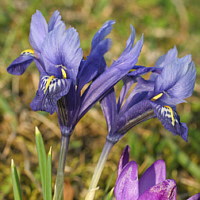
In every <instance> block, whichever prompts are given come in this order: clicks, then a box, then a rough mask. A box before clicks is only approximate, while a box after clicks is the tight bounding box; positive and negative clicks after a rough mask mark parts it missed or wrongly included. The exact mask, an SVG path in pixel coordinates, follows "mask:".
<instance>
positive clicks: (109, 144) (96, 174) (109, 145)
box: [86, 140, 114, 200]
mask: <svg viewBox="0 0 200 200" xmlns="http://www.w3.org/2000/svg"><path fill="white" fill-rule="evenodd" d="M113 146H114V143H112V142H110V141H108V140H106V143H105V145H104V147H103V151H102V152H101V156H100V158H99V161H98V163H97V166H96V168H95V171H94V174H93V177H92V181H91V183H90V187H89V191H88V194H87V196H86V200H92V199H94V195H95V190H96V189H97V184H98V182H99V179H100V176H101V173H102V171H103V168H104V166H105V164H106V161H107V158H108V155H109V153H110V151H111V149H112V147H113Z"/></svg>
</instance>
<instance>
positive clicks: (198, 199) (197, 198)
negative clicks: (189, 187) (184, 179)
mask: <svg viewBox="0 0 200 200" xmlns="http://www.w3.org/2000/svg"><path fill="white" fill-rule="evenodd" d="M187 200H200V193H197V194H195V195H193V196H191V197H190V198H189V199H187Z"/></svg>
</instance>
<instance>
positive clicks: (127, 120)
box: [101, 47, 196, 143]
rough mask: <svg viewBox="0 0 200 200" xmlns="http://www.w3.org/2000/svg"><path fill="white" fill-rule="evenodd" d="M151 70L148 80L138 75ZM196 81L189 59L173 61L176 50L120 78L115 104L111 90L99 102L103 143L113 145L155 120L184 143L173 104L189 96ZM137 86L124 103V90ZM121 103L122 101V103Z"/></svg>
mask: <svg viewBox="0 0 200 200" xmlns="http://www.w3.org/2000/svg"><path fill="white" fill-rule="evenodd" d="M149 71H152V72H153V73H152V75H151V76H150V78H149V80H144V79H143V78H142V77H141V75H142V74H145V73H147V72H149ZM195 78H196V70H195V66H194V63H193V62H191V56H190V55H187V56H185V57H183V58H181V59H179V58H177V50H176V47H174V48H173V49H171V50H170V51H169V52H168V53H167V54H166V55H164V56H162V57H160V58H159V59H158V61H157V62H156V64H155V66H154V67H150V68H144V67H140V68H138V69H137V70H135V71H132V72H130V73H129V74H127V75H126V76H125V77H123V79H122V80H123V83H124V86H123V87H122V90H121V93H120V97H119V101H118V104H117V103H116V97H115V92H114V89H112V90H110V93H108V94H107V96H106V97H105V98H104V99H103V100H102V101H101V105H102V109H103V112H104V116H105V118H106V122H107V126H108V135H107V140H110V141H111V142H113V143H116V142H117V141H118V140H120V139H121V138H122V137H123V135H124V134H125V133H126V132H127V131H128V130H129V129H131V128H132V127H134V126H135V125H137V124H139V123H141V122H143V121H146V120H148V119H150V118H152V117H158V119H159V120H160V121H161V123H162V124H163V126H164V127H165V128H166V129H167V130H169V131H171V132H172V133H173V134H174V135H180V136H181V137H182V138H183V139H184V140H185V141H187V131H188V129H187V126H186V124H185V123H181V122H180V117H179V116H178V114H177V112H176V105H177V104H179V103H182V102H185V100H184V99H185V98H187V97H189V96H191V94H192V92H193V89H194V84H195ZM133 83H137V84H136V86H135V88H134V89H133V91H132V92H131V93H130V95H129V96H128V98H127V99H126V100H125V97H126V95H127V92H128V90H129V89H130V87H131V86H132V84H133ZM124 100H125V101H124Z"/></svg>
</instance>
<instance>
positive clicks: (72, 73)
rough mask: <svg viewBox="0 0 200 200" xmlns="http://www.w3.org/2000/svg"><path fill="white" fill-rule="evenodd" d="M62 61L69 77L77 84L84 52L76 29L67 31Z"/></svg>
mask: <svg viewBox="0 0 200 200" xmlns="http://www.w3.org/2000/svg"><path fill="white" fill-rule="evenodd" d="M61 53H62V60H63V64H64V66H65V67H66V71H67V75H68V76H69V77H70V79H72V81H73V83H75V80H76V77H77V74H78V70H79V66H80V63H81V60H82V58H83V51H82V49H81V48H80V40H79V34H78V32H77V31H76V29H74V28H68V29H67V30H66V31H65V40H64V43H63V46H62V50H61Z"/></svg>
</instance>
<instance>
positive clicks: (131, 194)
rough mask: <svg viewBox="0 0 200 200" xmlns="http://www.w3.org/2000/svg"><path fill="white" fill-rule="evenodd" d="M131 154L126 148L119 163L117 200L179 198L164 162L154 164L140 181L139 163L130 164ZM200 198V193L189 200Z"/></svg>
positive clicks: (170, 199) (168, 199)
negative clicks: (168, 176)
mask: <svg viewBox="0 0 200 200" xmlns="http://www.w3.org/2000/svg"><path fill="white" fill-rule="evenodd" d="M129 152H130V147H129V146H126V147H125V149H124V151H123V152H122V155H121V158H120V161H119V165H118V174H117V181H116V184H115V189H114V192H115V197H116V199H117V200H124V199H126V200H133V199H134V200H137V199H138V200H145V199H154V200H159V199H165V200H175V199H176V196H177V188H176V182H175V181H174V180H173V179H166V166H165V162H164V161H163V160H158V161H156V162H154V163H153V164H152V165H151V166H150V167H149V168H148V169H147V170H146V171H145V172H144V174H143V175H142V176H141V178H140V180H138V168H137V163H136V162H135V161H130V162H129ZM199 198H200V193H198V194H196V195H194V196H192V197H190V198H189V199H188V200H198V199H199Z"/></svg>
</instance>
